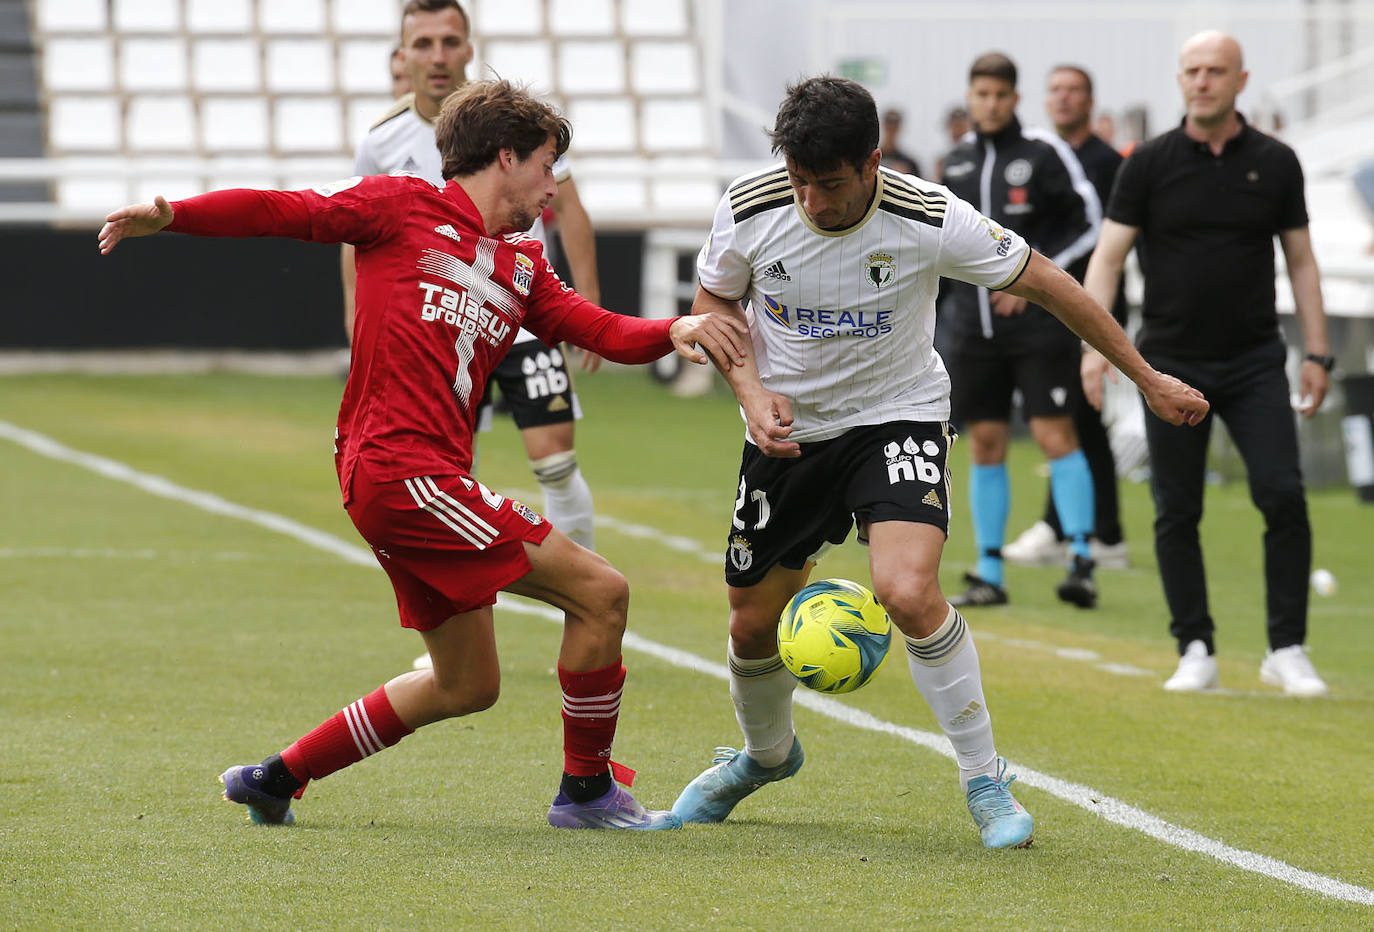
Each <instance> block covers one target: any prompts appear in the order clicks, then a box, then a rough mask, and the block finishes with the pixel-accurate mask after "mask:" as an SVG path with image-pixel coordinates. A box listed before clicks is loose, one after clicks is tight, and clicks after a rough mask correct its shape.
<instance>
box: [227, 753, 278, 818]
mask: <svg viewBox="0 0 1374 932" xmlns="http://www.w3.org/2000/svg"><path fill="white" fill-rule="evenodd" d="M266 776H267V768H266V767H264V766H263V765H262V764H243V765H242V766H239V767H230V768H229V769H228V770H226V771H224V773H222V774H220V776H219V782H220V783H223V784H224V794H223V795H224V798H225V799H227V800H228V801H229V802H231V803H242V804H243V805H245V806H247V807H248V818H249V819H250V820H251V821H252V822H254V823H255V824H257V825H290V824H291V823H292V822H295V821H296V814H295V813H294V812H292V811H291V797H289V796H288V797H286V798H285V799H283V798H282V797H280V796H273V795H272V794H271V793H268V792H265V791H264V790H263V789H262V781H263V779H264V778H266Z"/></svg>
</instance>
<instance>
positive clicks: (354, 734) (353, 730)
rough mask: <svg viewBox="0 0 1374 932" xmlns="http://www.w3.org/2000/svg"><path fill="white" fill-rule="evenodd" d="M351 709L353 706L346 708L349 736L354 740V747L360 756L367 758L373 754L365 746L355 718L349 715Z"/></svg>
mask: <svg viewBox="0 0 1374 932" xmlns="http://www.w3.org/2000/svg"><path fill="white" fill-rule="evenodd" d="M351 708H352V707H351V706H345V707H344V710H343V717H344V724H346V725H347V726H348V734H349V736H350V737H351V738H352V739H353V746H354V747H355V748H357V749H358V756H359V757H367V756H368V755H369V754H371V752H370V751H369V750H368V749H367V747H366V746H365V745H364V744H363V739H362V736H361V735H360V734H359V733H358V726H357V724H356V723H355V722H354V721H353V716H352V715H350V714H349V711H350V709H351Z"/></svg>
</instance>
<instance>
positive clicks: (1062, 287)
mask: <svg viewBox="0 0 1374 932" xmlns="http://www.w3.org/2000/svg"><path fill="white" fill-rule="evenodd" d="M1007 291H1010V292H1011V293H1012V294H1015V295H1020V296H1021V297H1023V298H1026V299H1028V300H1030V301H1032V302H1033V303H1035V304H1038V305H1040V306H1041V307H1043V308H1045V309H1046V310H1047V311H1049V312H1050V313H1051V314H1053V315H1054V316H1055V317H1058V318H1059V319H1060V320H1061V321H1063V322H1064V324H1065V325H1066V326H1067V327H1068V328H1069V329H1070V330H1072V331H1073V332H1074V333H1076V334H1078V335H1079V336H1080V337H1082V338H1083V339H1084V340H1086V341H1087V343H1088V345H1089V346H1092V347H1093V348H1094V349H1096V350H1097V351H1098V352H1100V353H1101V354H1102V355H1103V356H1105V357H1106V358H1107V359H1108V361H1110V362H1111V363H1112V364H1113V365H1115V366H1116V367H1117V368H1118V369H1120V370H1121V371H1122V372H1124V373H1125V374H1126V377H1127V378H1129V379H1130V380H1131V381H1132V382H1134V383H1135V384H1136V387H1137V388H1139V389H1140V392H1141V394H1142V395H1144V396H1145V403H1146V404H1148V405H1149V406H1150V410H1151V411H1153V412H1154V413H1155V414H1157V415H1159V416H1160V417H1161V418H1163V419H1164V420H1166V421H1168V422H1169V423H1170V424H1197V423H1198V422H1200V421H1201V420H1202V419H1203V418H1204V417H1206V416H1207V410H1208V404H1207V399H1206V398H1203V397H1202V392H1200V391H1198V390H1197V389H1195V388H1193V387H1192V386H1189V385H1186V384H1184V383H1183V382H1180V381H1179V380H1178V379H1176V378H1174V377H1173V376H1171V375H1164V374H1163V373H1162V372H1158V371H1156V370H1155V369H1154V368H1153V367H1152V366H1151V365H1150V364H1149V363H1147V362H1146V361H1145V360H1144V359H1143V358H1142V357H1141V355H1140V353H1138V352H1136V348H1135V347H1134V346H1132V345H1131V341H1130V339H1129V338H1128V337H1127V336H1126V331H1124V330H1122V329H1121V325H1120V324H1118V323H1117V322H1116V321H1115V320H1114V319H1113V318H1112V315H1111V314H1109V313H1107V311H1106V310H1104V309H1103V307H1102V305H1100V304H1098V303H1097V302H1096V301H1094V300H1093V299H1092V296H1091V295H1089V294H1088V292H1086V291H1084V290H1083V288H1082V286H1080V285H1079V284H1078V282H1076V281H1074V280H1073V277H1072V276H1071V275H1069V273H1067V272H1065V271H1064V270H1063V269H1061V268H1059V266H1057V265H1055V264H1054V263H1053V262H1051V261H1050V260H1048V259H1046V258H1045V257H1044V256H1042V255H1040V254H1039V253H1038V252H1033V253H1032V254H1031V259H1030V262H1029V264H1027V266H1026V270H1025V271H1024V272H1022V273H1021V277H1020V278H1018V279H1017V280H1016V281H1015V283H1013V284H1012V286H1011V287H1009V288H1008V289H1007Z"/></svg>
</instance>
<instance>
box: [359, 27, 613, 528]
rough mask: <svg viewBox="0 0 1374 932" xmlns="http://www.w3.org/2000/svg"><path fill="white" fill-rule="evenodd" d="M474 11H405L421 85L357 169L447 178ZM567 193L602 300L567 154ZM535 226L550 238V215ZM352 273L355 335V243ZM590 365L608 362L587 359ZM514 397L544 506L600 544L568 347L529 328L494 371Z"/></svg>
mask: <svg viewBox="0 0 1374 932" xmlns="http://www.w3.org/2000/svg"><path fill="white" fill-rule="evenodd" d="M469 25H470V24H469V21H468V17H467V13H466V12H465V11H464V10H463V8H462V7H461V6H460V5H459V4H458V3H457V2H456V0H410V2H409V3H407V4H406V5H405V7H404V8H403V10H402V14H401V45H400V53H401V55H402V57H403V60H404V62H405V66H406V70H407V72H408V73H409V76H410V82H411V85H412V87H413V88H414V90H413V92H412V93H410V94H407V95H405V96H404V97H401V98H400V99H399V100H397V101H396V103H395V104H394V105H393V106H392V108H391V109H390V110H388V111H387V112H386V114H384V115H383V116H382V118H381V119H380V120H378V121H377V123H376V124H374V125H373V127H372V129H371V130H370V131H369V132H368V134H367V137H366V138H365V139H364V140H363V141H362V143H361V144H360V145H359V147H358V151H357V153H356V156H355V158H354V163H353V171H354V173H355V174H359V175H386V174H390V173H392V172H397V171H404V172H410V173H412V174H415V175H418V176H420V177H421V178H425V179H427V180H429V181H432V182H435V183H437V184H442V183H443V177H442V172H441V170H440V169H441V165H440V158H439V148H438V146H437V145H436V144H435V141H434V122H433V121H434V117H435V116H437V114H438V112H439V105H440V104H441V103H442V102H443V100H444V98H445V97H447V96H448V95H449V94H451V93H452V92H453V91H454V90H455V89H456V88H457V87H458V86H459V85H460V84H462V83H463V82H464V81H466V80H467V75H466V69H467V65H468V63H469V62H470V61H471V60H472V55H473V47H472V43H471V41H470V38H469V37H470V29H469ZM554 175H555V179H556V180H557V182H558V195H557V196H556V197H555V198H554V200H553V203H552V205H551V206H552V209H553V211H554V213H555V215H556V216H557V217H558V219H559V228H560V232H561V239H562V242H563V244H564V248H565V250H566V252H567V255H568V262H569V265H570V266H571V270H572V279H573V284H574V286H575V287H576V288H577V291H578V293H579V294H581V295H582V296H583V297H585V298H586V299H587V300H589V301H591V302H593V303H599V301H600V287H599V283H598V278H597V274H596V246H595V240H594V238H593V235H592V227H591V221H590V219H589V218H588V217H587V212H586V210H585V209H584V208H583V207H582V203H581V200H580V199H579V198H578V195H577V187H576V185H575V184H574V183H573V180H572V175H571V171H570V169H569V167H568V163H567V159H566V157H560V158H559V160H558V163H557V164H556V165H555V166H554ZM530 234H531V235H532V236H535V237H537V238H539V239H540V240H543V241H544V243H545V246H546V247H547V246H548V241H547V238H546V235H545V230H544V224H543V220H542V218H541V219H540V220H537V221H536V222H535V225H534V227H533V228H532V229H531V230H530ZM340 261H341V268H342V272H343V279H344V327H345V330H346V332H347V333H348V334H349V337H350V339H351V338H352V331H353V299H352V298H353V296H352V284H353V277H354V268H353V250H352V247H350V246H347V245H345V246H344V247H343V254H342V256H341V259H340ZM586 362H587V365H586V367H587V368H595V366H596V365H597V364H599V362H600V360H599V358H598V357H596V356H594V355H589V356H587V357H586ZM492 381H494V382H496V384H498V385H500V386H501V393H502V396H503V397H504V398H505V399H506V400H507V401H508V402H509V404H510V407H511V413H512V415H513V418H514V420H515V424H516V426H517V427H518V428H519V429H520V434H521V439H522V440H523V441H524V443H525V452H526V454H527V456H528V457H529V460H530V467H531V469H532V470H533V472H534V476H535V479H536V480H538V482H539V486H540V489H541V490H542V491H543V493H544V514H545V515H546V516H547V517H548V518H549V520H550V521H551V522H553V524H554V526H555V527H557V528H558V529H559V530H560V531H562V532H563V533H565V534H567V535H568V536H569V537H571V538H572V539H573V540H574V541H576V542H577V543H579V544H581V545H582V546H584V547H587V548H588V549H593V531H592V522H593V518H594V515H593V506H592V492H591V488H590V487H589V486H588V485H587V480H586V479H585V478H584V477H583V475H582V472H581V470H580V469H579V468H578V465H577V455H576V453H575V451H574V448H573V440H574V430H573V422H574V421H575V420H576V419H577V418H578V417H581V410H580V408H579V406H578V401H577V395H576V394H575V393H574V391H573V387H572V377H571V376H570V375H569V371H568V365H567V360H566V359H565V358H564V353H563V350H562V349H561V348H559V347H550V346H546V345H544V344H543V343H541V342H540V341H539V339H538V338H537V337H535V336H534V334H532V333H529V332H528V331H526V330H524V329H522V330H521V331H520V333H519V335H518V336H517V337H516V341H515V345H514V346H512V347H511V350H510V352H509V354H507V356H506V358H505V359H504V360H503V361H502V363H501V365H500V366H499V367H498V368H497V370H496V371H495V373H493V376H492ZM485 397H486V399H487V405H488V407H486V408H485V409H484V411H483V415H482V420H481V423H482V425H483V428H484V429H485V426H486V425H488V424H489V422H490V408H489V404H490V401H489V400H490V398H491V392H490V386H488V391H487V392H486V394H485Z"/></svg>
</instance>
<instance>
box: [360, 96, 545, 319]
mask: <svg viewBox="0 0 1374 932" xmlns="http://www.w3.org/2000/svg"><path fill="white" fill-rule="evenodd" d="M393 172H409V173H410V174H412V175H418V176H420V177H421V178H423V179H425V180H426V181H428V182H430V183H431V184H436V185H439V186H440V187H442V186H443V184H444V173H443V158H442V157H441V156H440V155H439V144H438V143H437V142H435V141H434V124H433V123H432V122H431V121H429V120H426V119H425V118H424V117H422V116H420V111H418V110H416V109H415V95H414V94H413V93H411V94H406V95H405V96H404V97H398V98H397V99H396V102H395V103H394V104H392V105H391V109H390V110H388V111H387V112H386V113H385V114H383V116H382V118H381V119H380V120H378V121H377V122H376V123H373V124H372V129H370V130H368V133H367V136H366V137H364V138H363V141H362V143H361V144H360V145H359V146H358V151H357V153H356V154H355V155H354V157H353V174H355V175H390V174H392V173H393ZM571 174H572V169H570V168H569V167H568V154H567V153H566V152H565V153H563V154H562V155H560V156H559V157H558V161H556V162H554V163H553V176H554V179H555V180H556V181H557V182H558V183H559V184H562V183H563V182H564V181H565V180H567V179H568V177H569V176H570V175H571ZM529 233H530V235H531V236H533V237H535V238H536V239H538V240H539V242H541V243H543V244H544V249H545V250H547V249H548V248H549V237H548V233H547V231H545V229H544V218H543V217H540V218H539V219H537V220H535V221H534V226H532V227H530V229H529ZM533 339H536V337H535V335H534V334H532V333H530V332H529V331H528V330H526V329H524V328H523V327H522V328H520V332H519V333H518V334H516V337H515V342H516V343H524V342H527V341H529V340H533Z"/></svg>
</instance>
